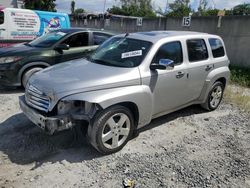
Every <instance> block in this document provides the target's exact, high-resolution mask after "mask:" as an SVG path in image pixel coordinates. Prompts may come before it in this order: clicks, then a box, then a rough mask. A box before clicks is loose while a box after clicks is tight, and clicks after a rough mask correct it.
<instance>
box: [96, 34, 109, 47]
mask: <svg viewBox="0 0 250 188" xmlns="http://www.w3.org/2000/svg"><path fill="white" fill-rule="evenodd" d="M109 37H110V35H108V34H105V33H98V32H94V33H93V39H94V45H101V44H102V43H103V42H104V41H105V40H107V39H108V38H109Z"/></svg>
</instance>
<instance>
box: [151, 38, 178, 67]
mask: <svg viewBox="0 0 250 188" xmlns="http://www.w3.org/2000/svg"><path fill="white" fill-rule="evenodd" d="M161 59H170V60H172V61H174V64H175V65H180V64H181V63H182V62H183V54H182V46H181V43H180V42H178V41H176V42H170V43H167V44H164V45H162V46H161V47H160V49H159V50H158V52H157V53H156V55H155V57H154V59H153V63H159V62H160V60H161Z"/></svg>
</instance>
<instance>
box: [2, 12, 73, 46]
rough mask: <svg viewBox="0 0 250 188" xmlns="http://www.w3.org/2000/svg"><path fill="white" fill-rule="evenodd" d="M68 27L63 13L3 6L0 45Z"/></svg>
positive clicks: (67, 18) (33, 37)
mask: <svg viewBox="0 0 250 188" xmlns="http://www.w3.org/2000/svg"><path fill="white" fill-rule="evenodd" d="M67 28H70V20H69V16H68V15H67V14H65V13H57V12H46V11H36V10H34V11H33V10H27V9H15V8H4V9H1V10H0V47H7V46H10V45H13V44H16V43H21V42H28V41H32V40H33V39H35V38H36V37H39V36H42V35H44V34H45V33H48V32H50V31H54V30H58V29H67Z"/></svg>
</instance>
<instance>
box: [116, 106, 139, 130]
mask: <svg viewBox="0 0 250 188" xmlns="http://www.w3.org/2000/svg"><path fill="white" fill-rule="evenodd" d="M117 105H121V106H124V107H127V108H128V109H129V110H130V111H131V113H132V114H133V115H134V118H135V126H137V125H138V122H139V110H138V107H137V105H136V104H135V103H133V102H123V103H119V104H117Z"/></svg>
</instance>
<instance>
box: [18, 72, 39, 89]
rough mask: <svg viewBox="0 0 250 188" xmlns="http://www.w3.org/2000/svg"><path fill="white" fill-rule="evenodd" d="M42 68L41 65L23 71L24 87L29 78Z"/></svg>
mask: <svg viewBox="0 0 250 188" xmlns="http://www.w3.org/2000/svg"><path fill="white" fill-rule="evenodd" d="M41 70H43V68H41V67H35V68H32V69H29V70H27V71H25V72H24V74H23V76H22V86H23V87H24V88H25V87H26V85H27V83H28V80H29V78H30V77H31V76H32V75H33V74H34V73H36V72H38V71H41Z"/></svg>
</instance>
